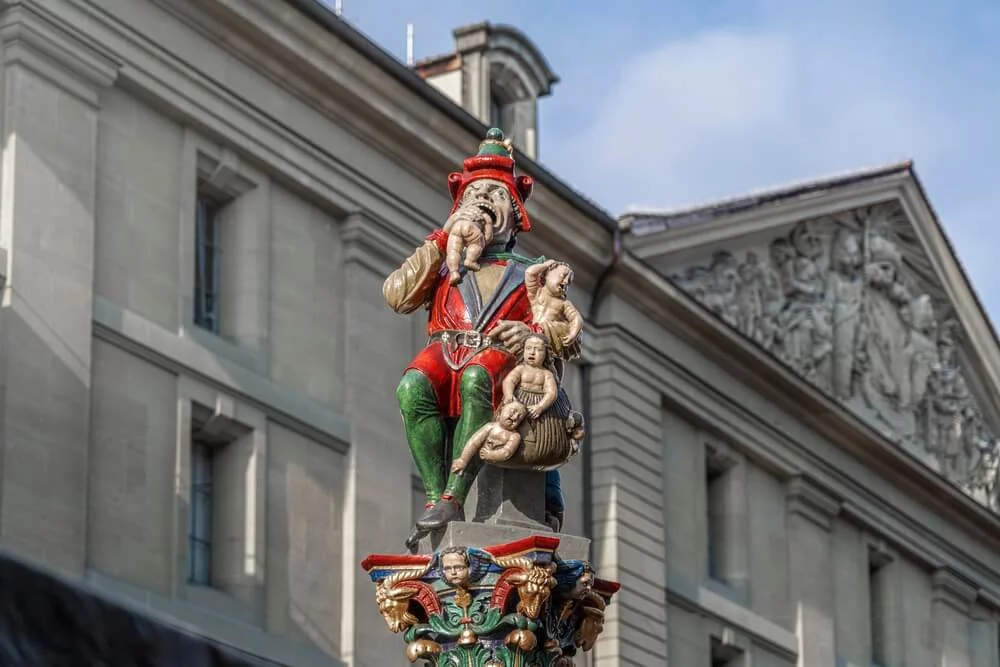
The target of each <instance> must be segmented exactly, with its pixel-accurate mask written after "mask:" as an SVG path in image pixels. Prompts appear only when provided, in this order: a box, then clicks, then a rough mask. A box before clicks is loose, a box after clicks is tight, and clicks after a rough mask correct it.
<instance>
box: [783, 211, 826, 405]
mask: <svg viewBox="0 0 1000 667" xmlns="http://www.w3.org/2000/svg"><path fill="white" fill-rule="evenodd" d="M791 242H792V249H793V250H794V255H792V253H791V252H788V253H783V254H784V256H783V257H782V259H783V260H784V264H783V266H782V279H783V280H782V283H783V285H784V289H785V296H786V298H787V299H788V303H787V305H786V307H785V310H784V311H783V312H782V317H781V320H780V324H781V328H782V331H783V332H784V340H783V343H784V350H783V351H784V357H785V359H786V360H788V362H789V363H791V364H792V365H793V366H794V367H795V368H797V369H798V370H799V371H800V372H801V373H802V374H803V375H805V376H806V377H807V378H808V379H809V380H811V381H812V382H814V383H815V384H816V385H817V386H819V387H820V388H822V389H828V388H829V384H830V379H829V378H830V373H829V368H830V353H831V352H832V351H833V345H832V343H831V338H832V327H831V322H830V310H829V307H828V304H827V301H826V298H825V295H826V285H825V280H824V277H823V275H822V273H821V272H820V268H819V259H820V255H821V254H822V252H823V242H822V239H821V238H820V236H819V234H818V232H817V230H816V229H815V228H814V226H813V225H812V224H811V223H808V222H804V223H800V224H799V225H798V226H796V227H795V229H794V230H793V231H792V236H791ZM773 251H774V248H773V247H772V252H773ZM778 254H779V255H781V254H782V253H780V252H779V253H778Z"/></svg>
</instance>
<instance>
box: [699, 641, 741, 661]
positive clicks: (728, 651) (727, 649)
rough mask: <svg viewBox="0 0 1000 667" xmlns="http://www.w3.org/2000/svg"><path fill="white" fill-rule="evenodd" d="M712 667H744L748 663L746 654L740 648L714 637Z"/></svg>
mask: <svg viewBox="0 0 1000 667" xmlns="http://www.w3.org/2000/svg"><path fill="white" fill-rule="evenodd" d="M710 655H711V659H710V661H709V663H708V664H709V665H710V667H744V665H745V664H746V661H745V660H744V659H743V658H744V656H745V654H744V652H743V651H742V650H740V649H739V648H738V647H736V646H733V645H732V644H729V643H727V642H723V641H720V640H719V639H718V638H717V637H712V649H711V653H710Z"/></svg>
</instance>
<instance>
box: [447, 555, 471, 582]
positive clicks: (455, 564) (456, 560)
mask: <svg viewBox="0 0 1000 667" xmlns="http://www.w3.org/2000/svg"><path fill="white" fill-rule="evenodd" d="M441 571H442V573H443V574H444V580H445V581H446V582H447V583H448V584H450V585H452V586H465V585H466V584H468V583H469V556H468V555H467V554H466V553H465V551H464V550H462V551H459V550H455V551H446V552H445V553H444V554H442V555H441Z"/></svg>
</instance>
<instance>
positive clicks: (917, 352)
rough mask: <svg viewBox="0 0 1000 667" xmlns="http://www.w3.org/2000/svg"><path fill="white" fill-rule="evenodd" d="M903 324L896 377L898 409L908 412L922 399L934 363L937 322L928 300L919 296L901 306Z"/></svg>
mask: <svg viewBox="0 0 1000 667" xmlns="http://www.w3.org/2000/svg"><path fill="white" fill-rule="evenodd" d="M902 316H903V321H904V322H905V323H906V325H907V331H906V342H905V343H904V345H903V351H902V368H901V369H900V377H899V409H900V410H912V409H913V408H914V407H916V406H917V405H920V403H921V402H922V401H923V400H924V397H925V396H926V394H927V381H928V379H929V378H930V374H931V369H933V368H934V367H935V366H936V365H937V363H938V358H937V341H936V340H935V339H934V335H935V331H936V329H937V322H936V321H935V319H934V304H933V302H932V301H931V297H930V296H929V295H927V294H922V295H920V296H918V297H917V298H916V299H913V300H912V301H910V303H908V304H906V305H904V306H903V311H902Z"/></svg>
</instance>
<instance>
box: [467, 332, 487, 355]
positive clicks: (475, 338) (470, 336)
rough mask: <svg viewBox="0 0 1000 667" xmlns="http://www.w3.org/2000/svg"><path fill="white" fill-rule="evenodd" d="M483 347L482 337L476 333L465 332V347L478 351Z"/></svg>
mask: <svg viewBox="0 0 1000 667" xmlns="http://www.w3.org/2000/svg"><path fill="white" fill-rule="evenodd" d="M482 345H483V335H482V334H481V333H479V332H478V331H467V332H465V346H466V347H471V348H475V349H477V350H478V349H479V348H480V347H482Z"/></svg>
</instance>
